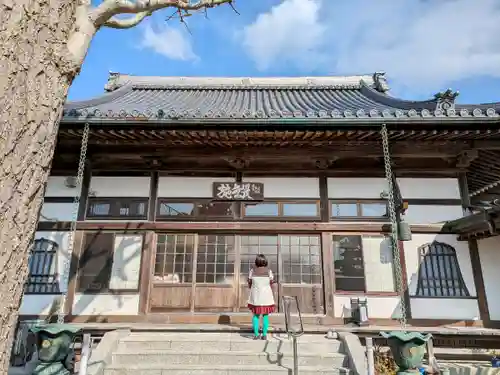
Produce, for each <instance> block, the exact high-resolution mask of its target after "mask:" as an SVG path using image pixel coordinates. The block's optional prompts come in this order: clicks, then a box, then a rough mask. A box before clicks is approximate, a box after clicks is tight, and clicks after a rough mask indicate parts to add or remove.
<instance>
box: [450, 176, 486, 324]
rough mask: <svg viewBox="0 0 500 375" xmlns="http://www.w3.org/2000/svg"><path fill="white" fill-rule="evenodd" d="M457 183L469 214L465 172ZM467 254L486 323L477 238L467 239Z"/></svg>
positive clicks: (480, 314) (479, 305) (480, 308)
mask: <svg viewBox="0 0 500 375" xmlns="http://www.w3.org/2000/svg"><path fill="white" fill-rule="evenodd" d="M458 183H459V187H460V197H461V200H462V207H463V209H464V215H470V214H471V211H470V209H469V207H470V206H471V201H470V197H469V188H468V184H467V174H466V172H460V173H459V175H458ZM468 244H469V255H470V262H471V268H472V277H473V278H474V286H475V288H476V295H477V304H478V308H479V317H480V319H481V320H482V321H483V324H485V325H488V323H489V321H490V313H489V309H488V301H487V298H486V289H485V287H484V277H483V269H482V267H481V259H480V256H479V247H478V244H477V240H469V241H468Z"/></svg>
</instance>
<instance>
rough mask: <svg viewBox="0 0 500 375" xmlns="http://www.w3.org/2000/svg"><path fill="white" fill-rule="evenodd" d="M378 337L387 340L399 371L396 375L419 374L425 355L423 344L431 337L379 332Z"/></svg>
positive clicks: (421, 334) (417, 334)
mask: <svg viewBox="0 0 500 375" xmlns="http://www.w3.org/2000/svg"><path fill="white" fill-rule="evenodd" d="M380 335H381V336H382V337H384V338H386V339H387V342H388V344H389V347H390V348H391V353H392V356H393V357H394V362H396V364H397V365H398V367H399V369H398V372H397V375H415V374H420V370H419V368H420V367H422V361H423V359H424V354H425V344H426V342H427V341H429V339H430V338H431V337H432V335H431V334H428V333H427V334H423V333H420V332H403V331H392V332H380Z"/></svg>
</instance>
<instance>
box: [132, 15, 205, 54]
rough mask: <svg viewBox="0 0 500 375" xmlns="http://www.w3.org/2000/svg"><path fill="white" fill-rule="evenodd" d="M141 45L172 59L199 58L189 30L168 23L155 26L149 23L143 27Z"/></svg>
mask: <svg viewBox="0 0 500 375" xmlns="http://www.w3.org/2000/svg"><path fill="white" fill-rule="evenodd" d="M140 47H142V48H148V49H151V50H153V51H154V52H156V53H158V54H160V55H163V56H165V57H167V58H169V59H172V60H182V61H190V60H198V56H197V55H196V54H195V53H194V51H193V46H192V44H191V40H190V39H189V35H188V34H187V32H184V31H183V30H179V29H178V28H174V27H169V26H166V25H165V26H160V27H156V28H153V27H152V26H151V25H150V24H147V25H146V26H145V27H144V28H143V29H142V40H141V43H140Z"/></svg>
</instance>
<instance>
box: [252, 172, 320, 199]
mask: <svg viewBox="0 0 500 375" xmlns="http://www.w3.org/2000/svg"><path fill="white" fill-rule="evenodd" d="M243 182H257V183H262V184H264V197H265V198H314V199H319V178H316V177H243Z"/></svg>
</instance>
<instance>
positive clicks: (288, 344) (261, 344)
mask: <svg viewBox="0 0 500 375" xmlns="http://www.w3.org/2000/svg"><path fill="white" fill-rule="evenodd" d="M118 348H119V349H120V350H129V351H138V350H142V349H145V350H175V351H178V352H186V351H193V350H194V351H200V352H204V351H214V350H218V351H221V352H227V351H253V352H264V351H265V352H267V353H273V352H274V353H276V352H282V353H289V352H291V351H292V350H293V344H292V341H291V340H279V339H273V338H269V339H268V340H267V341H263V340H252V339H250V338H247V339H243V340H213V341H206V340H205V339H203V340H196V341H195V340H193V341H187V340H180V341H178V340H133V339H127V340H122V341H121V342H120V343H119V345H118ZM297 348H298V351H299V353H339V352H341V351H342V344H341V342H340V341H337V340H327V339H324V341H323V342H321V343H320V342H312V343H310V342H304V341H301V340H300V338H299V340H298V342H297Z"/></svg>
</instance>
